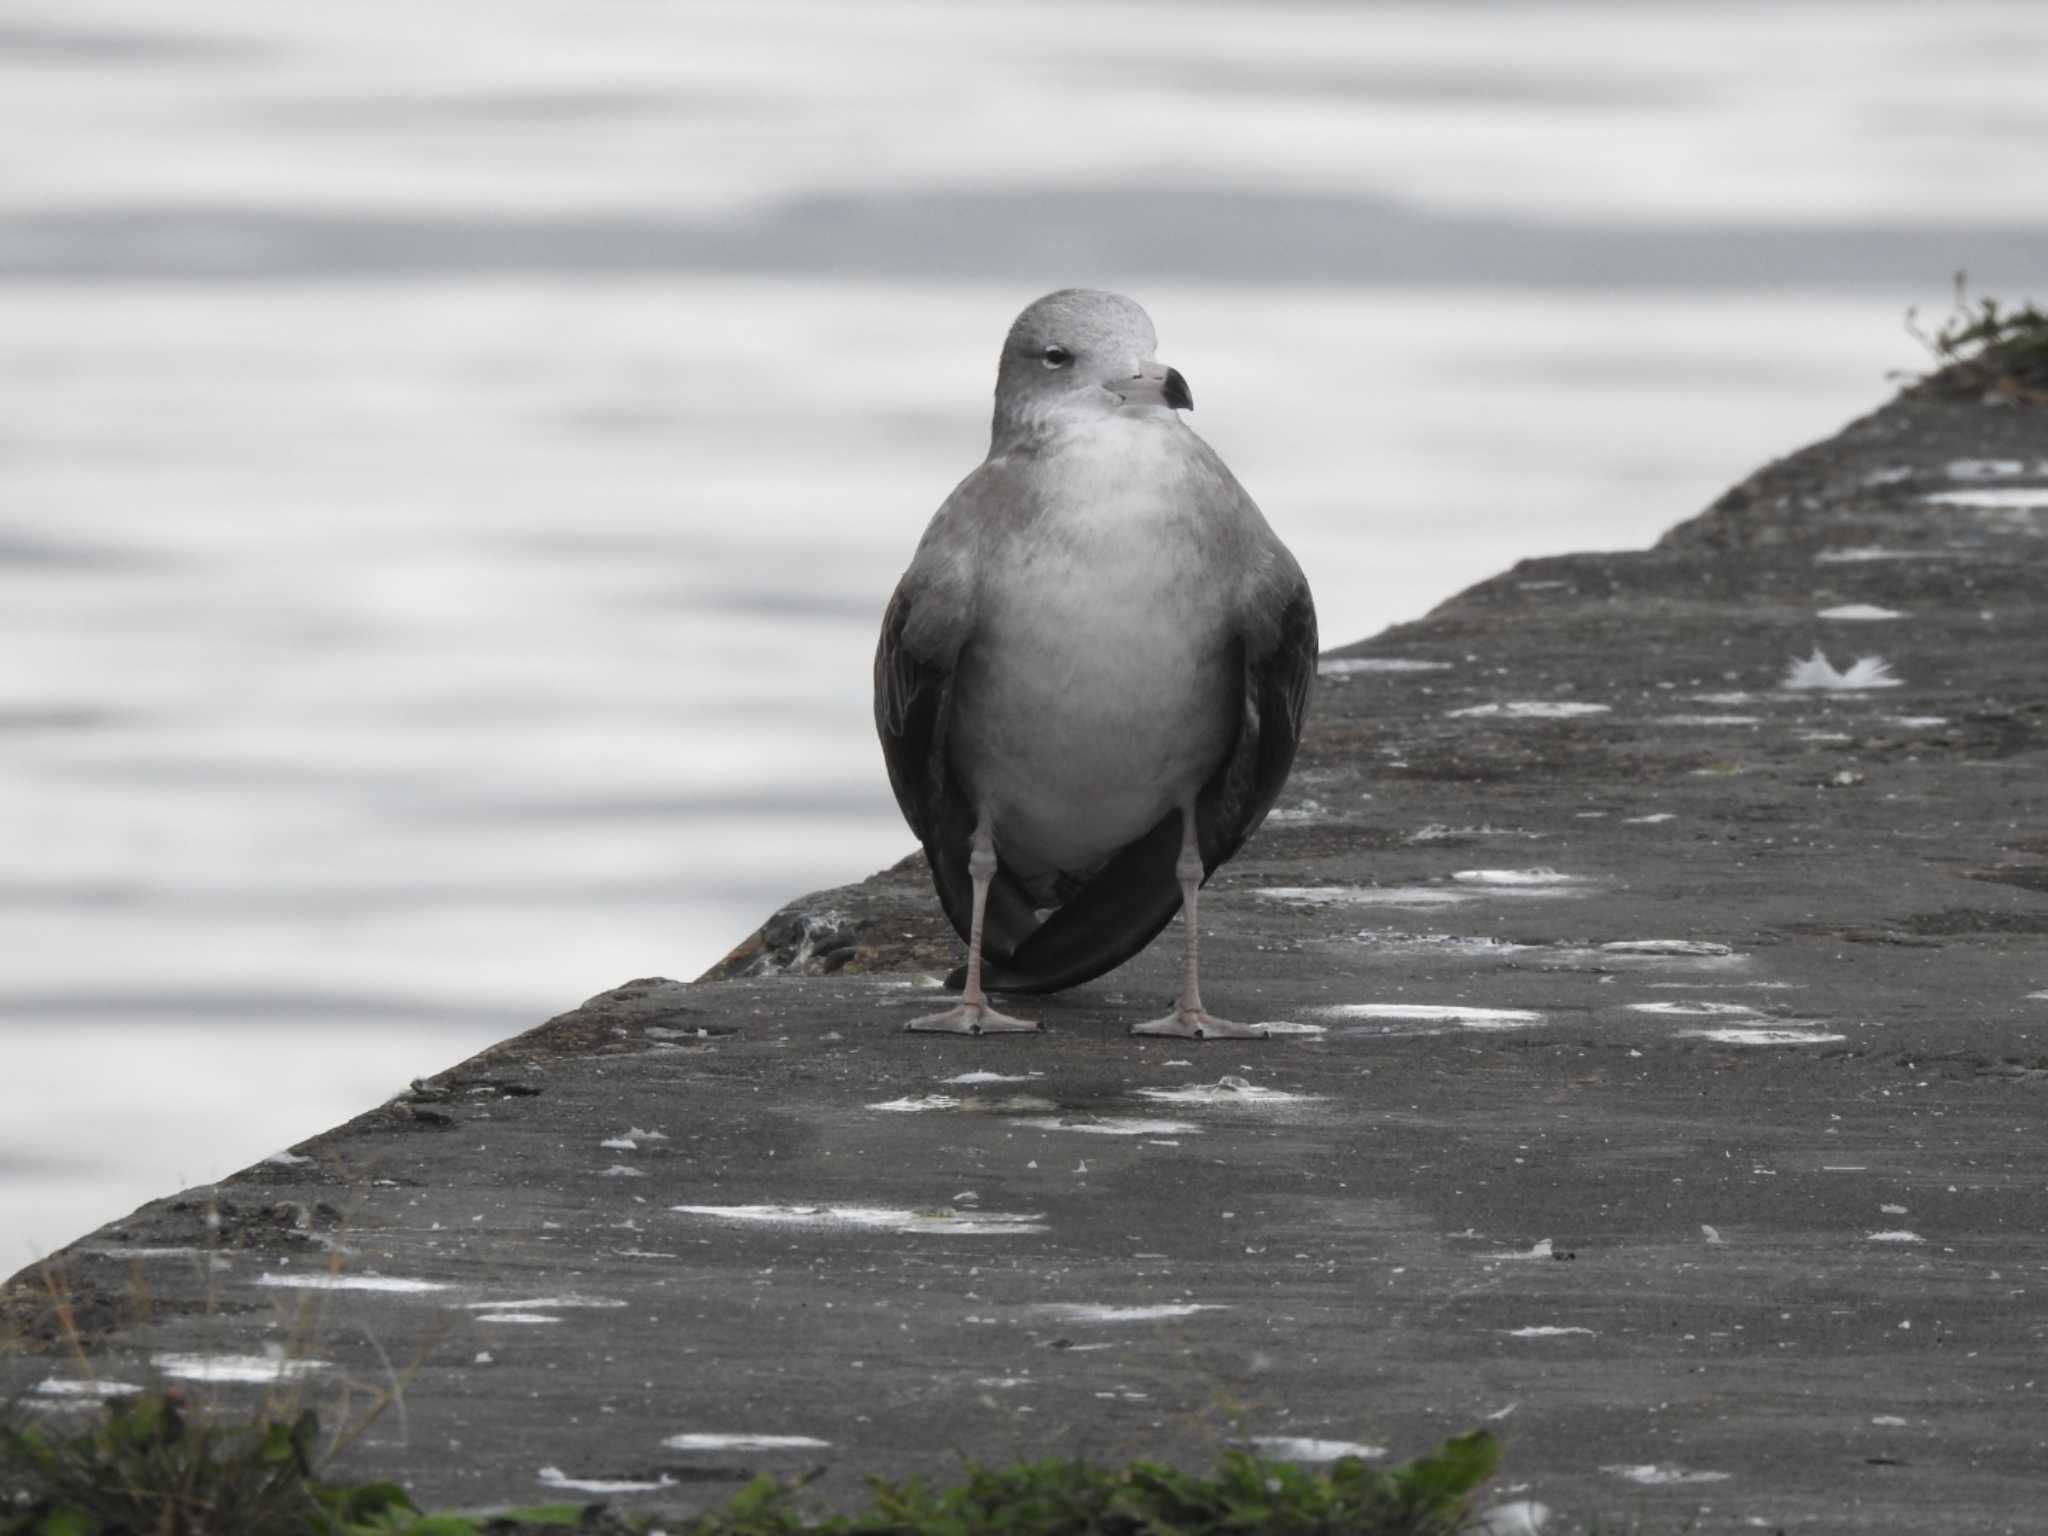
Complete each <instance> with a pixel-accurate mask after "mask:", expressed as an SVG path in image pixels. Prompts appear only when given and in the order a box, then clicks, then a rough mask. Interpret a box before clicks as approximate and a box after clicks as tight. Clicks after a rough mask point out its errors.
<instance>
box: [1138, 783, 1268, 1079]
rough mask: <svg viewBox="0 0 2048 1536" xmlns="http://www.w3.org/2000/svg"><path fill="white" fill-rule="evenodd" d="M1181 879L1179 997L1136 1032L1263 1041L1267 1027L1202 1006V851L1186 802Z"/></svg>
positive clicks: (1177, 867) (1182, 821) (1182, 815)
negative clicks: (1183, 929) (1183, 932)
mask: <svg viewBox="0 0 2048 1536" xmlns="http://www.w3.org/2000/svg"><path fill="white" fill-rule="evenodd" d="M1173 872H1174V874H1175V875H1176V876H1178V877H1179V879H1180V916H1181V921H1182V922H1183V923H1185V924H1186V925H1187V951H1186V960H1185V966H1184V969H1183V970H1182V972H1181V983H1180V997H1179V999H1178V1000H1177V1001H1176V1002H1175V1003H1174V1005H1173V1012H1171V1013H1169V1014H1167V1015H1166V1017H1164V1018H1161V1019H1150V1020H1147V1021H1146V1022H1145V1023H1143V1024H1133V1025H1132V1026H1131V1033H1132V1034H1134V1035H1172V1036H1174V1037H1175V1038H1177V1039H1182V1040H1263V1039H1265V1038H1266V1032H1265V1030H1263V1029H1261V1028H1260V1027H1259V1026H1258V1025H1256V1024H1232V1023H1231V1022H1230V1021H1229V1020H1228V1019H1219V1018H1217V1017H1216V1016H1215V1015H1213V1014H1211V1013H1210V1012H1209V1010H1208V1009H1206V1008H1204V1007H1203V1006H1202V978H1201V956H1202V924H1201V919H1200V917H1199V916H1198V914H1197V912H1196V903H1197V901H1198V900H1199V899H1200V896H1201V890H1202V850H1201V847H1200V846H1199V844H1197V842H1196V840H1195V809H1194V807H1193V806H1192V805H1184V806H1182V807H1181V812H1180V860H1179V862H1177V863H1176V864H1175V865H1174V867H1173Z"/></svg>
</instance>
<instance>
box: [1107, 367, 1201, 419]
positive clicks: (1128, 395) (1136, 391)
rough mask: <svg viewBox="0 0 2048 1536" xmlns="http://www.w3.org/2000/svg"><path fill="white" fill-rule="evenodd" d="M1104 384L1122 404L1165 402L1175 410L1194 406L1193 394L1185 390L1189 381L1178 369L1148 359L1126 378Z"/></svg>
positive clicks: (1164, 403) (1158, 403)
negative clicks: (1107, 384)
mask: <svg viewBox="0 0 2048 1536" xmlns="http://www.w3.org/2000/svg"><path fill="white" fill-rule="evenodd" d="M1107 387H1108V389H1109V390H1110V392H1111V393H1112V394H1114V395H1117V396H1118V397H1120V398H1121V399H1122V400H1123V403H1124V404H1125V405H1167V406H1171V407H1172V408H1173V409H1174V410H1176V411H1192V410H1193V409H1194V408H1195V397H1194V394H1193V392H1192V391H1190V390H1189V389H1188V381H1187V380H1186V379H1184V378H1182V377H1181V376H1180V370H1179V369H1178V368H1169V367H1167V366H1166V365H1165V364H1164V363H1157V362H1152V361H1149V360H1148V361H1146V362H1142V363H1139V364H1138V365H1137V368H1136V370H1135V371H1134V372H1133V373H1132V374H1131V376H1130V377H1129V378H1127V379H1119V380H1117V381H1116V382H1115V383H1114V384H1111V385H1109V386H1107Z"/></svg>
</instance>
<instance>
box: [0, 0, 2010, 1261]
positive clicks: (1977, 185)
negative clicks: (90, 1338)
mask: <svg viewBox="0 0 2048 1536" xmlns="http://www.w3.org/2000/svg"><path fill="white" fill-rule="evenodd" d="M2044 80H2048V7H2043V6H2042V5H2040V4H2038V3H2036V0H1950V3H1947V4H1943V5H1941V6H1925V5H1919V4H1898V5H1886V4H1874V3H1873V4H1823V3H1791V4H1786V3H1771V4H1761V3H1759V4H1749V5H1745V4H1726V3H1712V4H1708V3H1693V4H1684V3H1673V4H1665V5H1658V6H1655V7H1649V6H1632V5H1624V4H1594V5H1566V4H1548V3H1540V0H1527V3H1520V0H1498V3H1478V0H1471V3H1463V4H1444V3H1428V4H1418V5H1413V6H1395V5H1371V6H1356V7H1353V6H1342V5H1335V4H1318V5H1277V4H1266V3H1260V4H1226V3H1181V4H1149V3H1113V0H1089V3H1087V4H1082V5H1063V4H1047V3H1042V0H1031V3H1018V4H1000V3H992V0H966V3H962V0H942V3H931V4H912V3H860V4H851V3H821V4H789V3H781V0H744V3H734V4H724V5H721V4H711V3H688V0H605V3H594V0H489V3H485V0H427V3H423V0H351V3H349V4H347V5H326V6H312V5H293V6H284V5H259V4H252V3H247V0H242V3H234V0H62V3H57V0H0V1274H4V1273H6V1272H8V1271H10V1270H12V1269H13V1268H15V1267H16V1266H17V1265H19V1264H21V1263H26V1262H27V1261H29V1260H30V1259H31V1258H33V1257H34V1256H35V1255H36V1254H37V1253H39V1252H45V1251H48V1250H50V1249H52V1248H55V1247H57V1246H59V1245H61V1244H62V1243H64V1242H65V1241H67V1240H69V1239H70V1238H72V1237H75V1236H77V1235H79V1234H80V1233H82V1232H84V1231H86V1230H87V1229H89V1228H91V1227H92V1226H94V1225H96V1224H97V1223H100V1222H102V1221H105V1220H107V1219H110V1218H112V1217H114V1216H116V1215H118V1214H120V1213H122V1212H123V1211H125V1210H126V1209H128V1208H130V1207H131V1206H133V1205H134V1204H136V1203H137V1202H139V1201H141V1200H143V1199H145V1198H148V1197H150V1196H154V1195H160V1194H164V1193H168V1192H170V1191H171V1190H173V1189H175V1188H177V1187H180V1186H181V1185H184V1184H189V1183H192V1182H197V1181H200V1180H204V1179H209V1178H213V1177H217V1176H219V1175H222V1174H224V1173H227V1172H229V1171H231V1170H233V1169H234V1168H236V1167H238V1166H241V1165H243V1164H246V1163H248V1162H250V1161H253V1160H254V1159H256V1158H259V1157H261V1156H263V1155H265V1154H268V1153H270V1152H273V1151H275V1150H277V1149H278V1148H281V1147H283V1146H284V1145H286V1144H288V1143H289V1142H292V1141H294V1140H296V1139H299V1138H301V1137H303V1136H305V1135H307V1134H310V1133H312V1132H314V1131H316V1130H319V1129H321V1128H323V1127H325V1126H327V1125H330V1124H332V1123H334V1122H336V1121H338V1120H340V1119H342V1118H345V1117H346V1116H348V1115H350V1114H352V1113H354V1112H357V1111H359V1110H361V1109H363V1108H366V1107H368V1106H369V1105H371V1104H373V1103H375V1102H377V1101H379V1100H381V1099H382V1098H384V1097H387V1096H388V1095H390V1094H391V1093H393V1092H396V1091H397V1090H399V1089H400V1088H402V1087H403V1086H404V1084H405V1082H406V1081H407V1079H408V1078H410V1077H411V1076H413V1075H415V1074H418V1073H425V1072H431V1071H435V1070H438V1069H439V1068H441V1067H444V1066H447V1065H449V1064H450V1063H452V1062H453V1061H455V1060H457V1059H459V1058H460V1057H462V1056H464V1055H466V1054H468V1053H469V1052H471V1051H472V1050H474V1049H477V1048H479V1047H481V1046H483V1045H484V1044H486V1043H488V1042H490V1041H492V1040H495V1039H498V1038H501V1037H503V1036H505V1035H507V1034H509V1033H512V1032H513V1031H516V1030H518V1029H522V1028H524V1027H526V1026H528V1025H530V1024H533V1023H535V1022H537V1021H539V1020H540V1019H542V1018H543V1017H545V1016H547V1015H549V1014H551V1013H554V1012H557V1011H559V1010H561V1009H564V1008H567V1007H570V1006H572V1005H573V1004H575V1003H576V1002H577V1001H579V1000H580V999H581V998H583V997H585V996H586V995H588V994H591V993H593V992H597V991H599V990H601V989H603V988H605V987H608V986H611V985H614V984H616V983H618V982H621V981H624V980H626V979H627V978H629V977H633V976H641V975H648V974H666V975H671V976H678V977H689V976H692V975H694V974H696V973H697V972H698V971H700V970H702V969H703V968H704V967H705V966H707V965H708V964H710V963H711V962H712V961H714V960H716V959H717V958H718V956H719V955H720V954H721V953H723V952H724V951H725V950H726V949H727V948H729V947H730V946H731V945H732V944H733V943H735V942H736V941H738V940H739V939H740V938H741V937H743V936H744V935H745V934H746V933H747V932H748V931H749V930H750V929H751V928H753V927H754V926H755V924H756V923H757V922H758V921H759V920H760V919H761V918H762V917H763V916H764V915H765V914H766V913H767V912H769V911H770V910H771V909H772V908H774V907H775V906H776V905H778V904H780V903H781V902H782V901H784V900H786V899H788V898H790V897H792V896H794V895H796V894H798V893H799V892H802V891H804V890H807V889H814V888H818V887H823V886H828V885H832V884H836V883H840V882H844V881H849V880H854V879H857V878H859V877H861V876H863V875H865V874H866V873H868V872H869V871H871V870H873V869H875V868H877V867H879V866H881V865H883V864H885V863H887V862H889V861H891V860H893V859H894V858H896V857H898V856H899V855H901V854H902V853H903V852H905V851H906V850H907V849H908V848H909V847H910V846H911V839H910V837H909V835H908V833H907V832H906V831H905V830H904V828H903V827H902V825H901V824H900V822H899V820H898V817H897V814H896V811H895V808H894V806H893V804H892V803H891V801H890V798H889V794H888V789H887V786H886V783H885V781H884V778H883V774H882V771H881V765H880V761H879V754H878V752H877V751H876V749H875V747H874V745H873V741H872V734H871V726H870V724H869V713H868V711H869V705H868V658H869V654H870V649H871V646H872V640H873V634H874V630H875V627H876V624H877V621H878V619H879V615H880V612H881V608H882V605H883V603H884V602H885V600H886V598H887V596H888V593H889V590H890V587H891V586H892V584H893V582H894V580H895V578H896V576H897V574H898V572H899V571H900V570H901V568H902V566H903V565H904V563H905V562H906V561H907V559H908V556H909V553H910V550H911V548H912V546H913V545H914V543H915V541H916V539H917V537H918V534H919V533H920V531H921V530H922V528H923V525H924V523H925V520H926V519H927V518H928V517H929V515H930V514H931V512H932V511H933V509H934V508H936V506H937V505H938V503H939V502H940V501H941V499H942V498H943V497H944V496H945V495H946V493H947V491H948V490H949V489H950V488H951V487H952V485H953V484H954V483H955V482H956V481H957V480H958V479H959V478H960V476H962V475H963V474H965V473H966V472H967V471H968V470H969V469H970V468H972V467H973V465H974V464H975V463H976V462H978V461H979V459H980V457H981V455H982V453H983V451H984V448H985V445H986V431H987V414H988V401H989V391H990V387H991V383H992V380H993V371H994V362H995V356H996V350H997V346H998V343H999V342H1000V340H1001V337H1002V334H1003V331H1004V329H1005V327H1006V326H1007V324H1008V322H1009V321H1010V319H1011V317H1012V316H1013V315H1014V314H1015V313H1016V311H1017V310H1018V309H1020V308H1021V307H1022V306H1023V305H1024V304H1025V303H1026V302H1028V301H1029V300H1030V299H1032V298H1033V297H1035V296H1036V295H1037V294H1039V293H1041V292H1043V291H1045V290H1047V289H1050V288H1053V287H1058V286H1063V285H1066V284H1072V283H1087V284H1095V285H1103V286H1112V287H1118V288H1121V289H1124V290H1125V291H1128V292H1130V293H1132V294H1133V295H1135V296H1136V297H1138V298H1139V299H1140V300H1141V302H1143V303H1144V304H1145V305H1146V306H1147V307H1148V308H1149V309H1150V310H1151V312H1152V315H1153V317H1154V319H1155V321H1156V322H1157V324H1158V329H1159V333H1160V337H1161V346H1160V355H1161V357H1162V358H1164V359H1165V360H1166V361H1168V362H1171V363H1173V364H1174V365H1176V366H1178V367H1179V368H1180V369H1181V371H1182V372H1183V373H1185V374H1186V375H1187V377H1188V379H1189V381H1190V382H1191V384H1192V386H1193V388H1194V392H1195V396H1196V398H1197V400H1198V401H1199V403H1200V409H1199V410H1198V411H1197V412H1196V413H1195V415H1194V416H1193V418H1192V425H1193V426H1195V428H1196V429H1197V430H1199V431H1200V432H1202V433H1203V434H1204V435H1206V436H1207V437H1208V438H1209V439H1210V440H1211V441H1212V442H1214V443H1215V444H1216V445H1217V446H1218V447H1219V448H1220V449H1221V451H1222V452H1223V454H1224V456H1225V457H1226V458H1227V459H1228V460H1229V461H1230V463H1231V464H1232V465H1233V466H1234V467H1235V468H1236V470H1237V472H1238V474H1239V476H1240V478H1242V479H1243V481H1244V482H1245V483H1246V485H1247V486H1248V487H1249V488H1250V489H1251V490H1252V492H1253V494H1254V495H1255V496H1256V497H1257V498H1258V499H1259V500H1260V502H1261V503H1262V505H1263V506H1264V508H1265V510H1266V512H1267V514H1268V516H1269V517H1270V518H1271V520H1272V521H1273V522H1274V524H1275V525H1276V526H1277V527H1278V528H1279V529H1280V531H1281V532H1282V534H1283V535H1284V536H1285V537H1286V538H1287V539H1288V540H1289V542H1290V543H1291V544H1292V545H1293V547H1294V549H1295V550H1296V552H1297V553H1298V554H1299V555H1300V557H1301V559H1302V562H1303V564H1304V565H1305V566H1306V568H1307V570H1308V572H1309V575H1310V577H1311V579H1312V581H1313V583H1314V585H1315V590H1316V596H1317V600H1318V603H1319V605H1320V607H1321V611H1322V620H1323V632H1324V634H1325V636H1326V638H1327V639H1328V641H1329V642H1330V643H1332V644H1337V643H1342V642H1346V641H1350V640H1353V639H1357V638H1360V637H1362V636H1364V635H1366V634H1368V633H1370V632H1372V631H1374V630H1376V629H1378V628H1380V627H1381V626H1383V625H1385V624H1388V623H1390V622H1393V621H1396V620H1401V619H1407V618H1413V617H1415V616H1418V615H1419V614H1421V613H1422V612H1424V611H1425V610H1427V609H1428V608H1429V607H1430V606H1432V605H1433V604H1434V603H1436V602H1437V601H1439V600H1440V599H1442V598H1444V597H1446V596H1448V595H1449V594H1451V593H1452V592H1454V591H1456V590H1457V589H1459V588H1461V587H1463V586H1465V585H1467V584H1469V583H1470V582H1472V581H1475V580H1477V579H1479V578H1481V577H1483V576H1486V575H1488V574H1490V573H1492V572H1494V571H1497V570H1499V569H1501V568H1502V567H1504V566H1505V565H1507V564H1508V563H1509V562H1511V561H1513V560H1514V559H1516V558H1518V557H1520V556H1523V555H1528V554H1534V553H1540V552H1562V551H1566V550H1570V549H1579V548H1589V547H1598V546H1607V547H1626V546H1640V545H1643V544H1646V543H1648V542H1650V541H1651V540H1653V539H1654V538H1655V537H1656V536H1657V535H1658V534H1659V533H1660V532H1661V531H1662V530H1663V529H1664V528H1666V527H1667V526H1669V525H1670V524H1671V523H1673V522H1676V521H1678V520H1680V519H1682V518H1684V517H1687V516H1689V515H1691V514H1692V513H1694V512H1696V511H1698V510H1699V509H1700V508H1701V507H1702V506H1703V505H1704V504H1705V503H1706V502H1707V501H1708V500H1709V499H1710V498H1711V497H1712V496H1714V495H1715V494H1716V493H1717V492H1718V491H1720V490H1721V489H1722V488H1723V487H1724V486H1726V485H1727V484H1728V483H1730V482H1732V481H1734V480H1736V479H1738V478H1740V477H1742V476H1744V475H1746V474H1747V473H1748V472H1749V471H1750V470H1752V469H1753V468H1755V467H1756V466H1757V465H1758V464H1759V463H1761V462H1762V461H1763V460H1765V459H1767V458H1770V457H1775V456H1777V455H1779V454H1781V453H1783V452H1786V451H1788V450H1790V449H1791V448H1793V447H1795V446H1797V445H1799V444H1801V443H1803V442H1805V441H1807V440H1810V439H1813V438H1816V437H1819V436H1823V435H1826V434H1828V433H1830V432H1832V431H1834V430H1835V429H1836V428H1837V427H1839V426H1841V425H1842V424H1843V422H1844V421H1845V420H1847V419H1848V418H1849V417H1851V416H1853V415H1855V414H1858V413H1860V412H1862V411H1864V410H1866V409H1869V408H1872V407H1874V406H1876V405H1877V404H1879V403H1880V402H1881V401H1882V399H1883V398H1885V396H1886V395H1887V394H1888V393H1889V390H1890V386H1889V384H1888V383H1887V378H1886V375H1887V372H1888V370H1893V369H1899V368H1911V367H1914V366H1916V365H1918V364H1920V363H1921V362H1923V361H1924V358H1923V356H1922V355H1921V353H1920V351H1919V349H1918V348H1917V347H1916V346H1915V344H1914V343H1913V342H1912V341H1911V340H1910V339H1909V338H1908V337H1907V336H1906V334H1905V332H1904V330H1903V328H1902V325H1901V321H1902V318H1903V316H1904V313H1905V311H1906V309H1907V307H1908V306H1909V305H1914V304H1917V305H1920V306H1922V307H1923V309H1931V310H1934V311H1940V310H1942V309H1944V308H1945V307H1946V304H1947V301H1948V291H1949V280H1950V276H1951V274H1952V272H1953V271H1954V270H1955V269H1957V268H1967V269H1968V270H1969V272H1970V275H1971V278H1972V282H1973V286H1974V287H1976V288H1977V289H1979V290H1981V291H1986V292H1992V293H1999V294H2002V295H2004V296H2006V297H2008V298H2014V299H2017V298H2020V297H2022V296H2025V295H2026V294H2029V293H2031V294H2033V295H2034V296H2036V297H2040V296H2043V295H2044V293H2048V154H2044V153H2043V150H2042V146H2043V145H2044V144H2048V91H2044V90H2043V88H2042V82H2043V81H2044Z"/></svg>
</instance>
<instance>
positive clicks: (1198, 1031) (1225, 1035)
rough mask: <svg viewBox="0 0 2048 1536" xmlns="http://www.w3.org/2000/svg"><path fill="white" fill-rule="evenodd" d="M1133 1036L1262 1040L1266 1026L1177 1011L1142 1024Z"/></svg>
mask: <svg viewBox="0 0 2048 1536" xmlns="http://www.w3.org/2000/svg"><path fill="white" fill-rule="evenodd" d="M1131 1033H1132V1034H1134V1035H1171V1036H1173V1037H1174V1038H1175V1039H1179V1040H1263V1039H1265V1038H1266V1030H1265V1026H1263V1025H1260V1024H1233V1023H1231V1022H1230V1021H1229V1020H1228V1019H1219V1018H1217V1017H1216V1016H1215V1015H1214V1014H1212V1013H1210V1012H1209V1010H1208V1009H1206V1008H1199V1007H1198V1008H1181V1007H1175V1009H1174V1010H1173V1012H1171V1013H1169V1014H1168V1015H1167V1016H1166V1017H1165V1018H1163V1019H1148V1020H1146V1021H1145V1022H1144V1023H1143V1024H1133V1025H1132V1026H1131Z"/></svg>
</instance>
